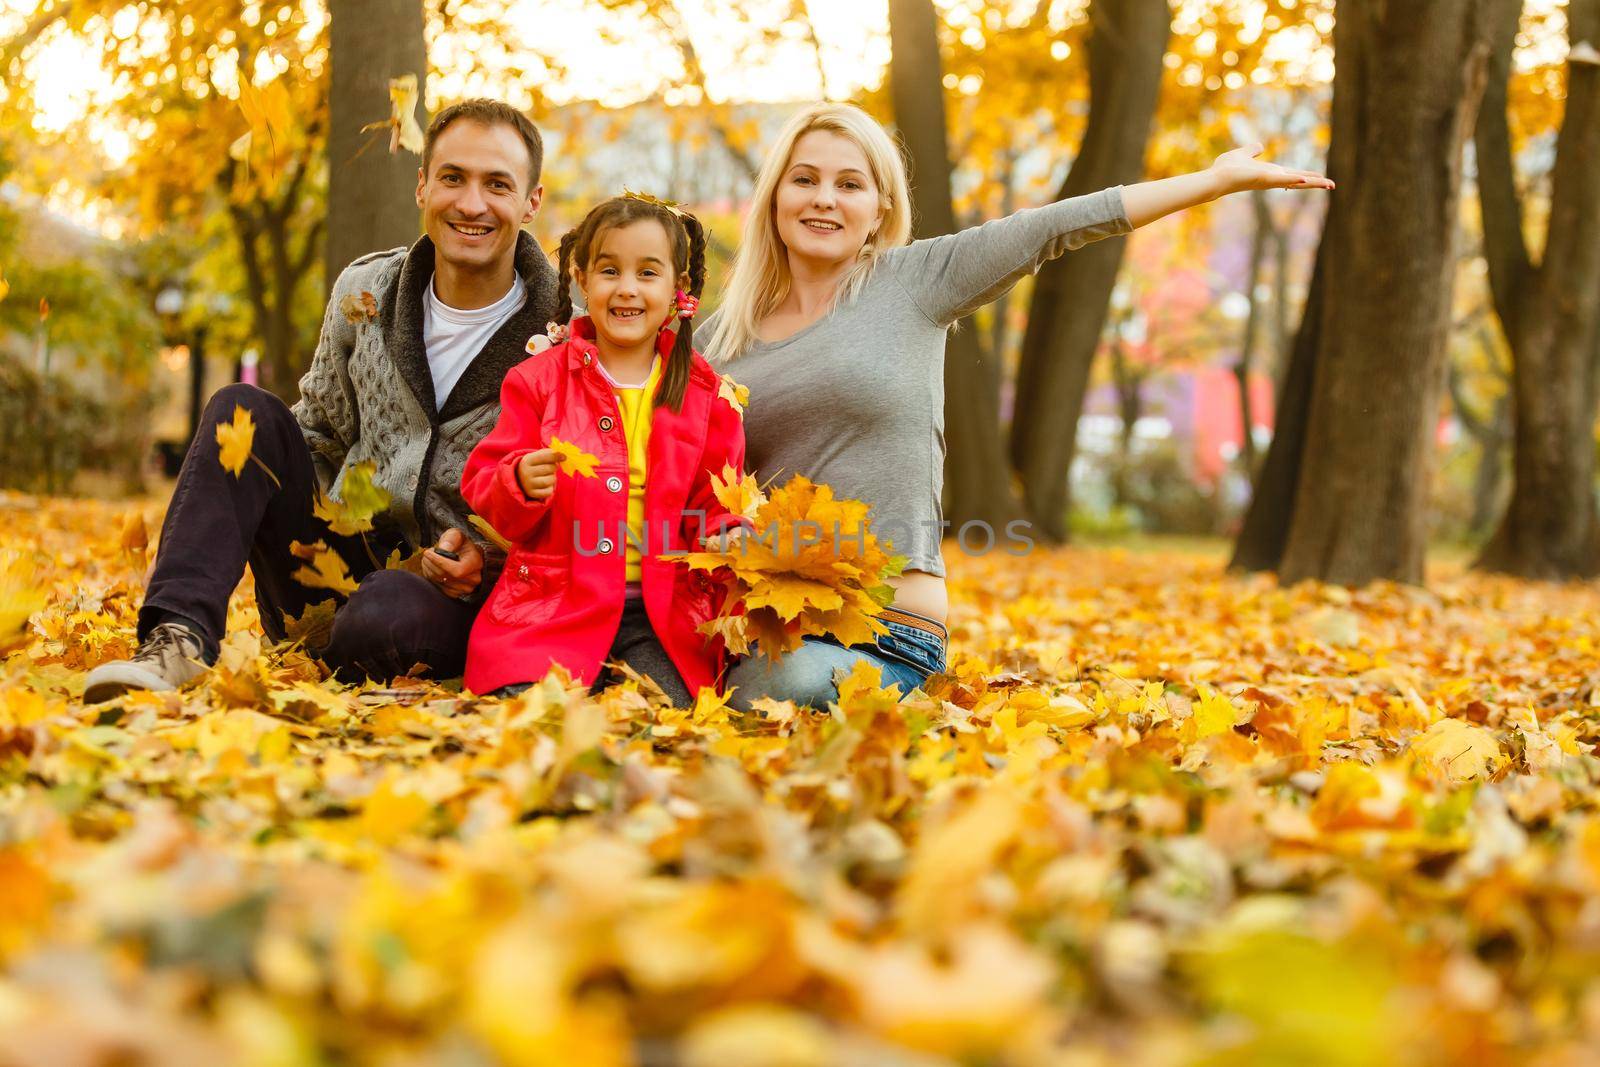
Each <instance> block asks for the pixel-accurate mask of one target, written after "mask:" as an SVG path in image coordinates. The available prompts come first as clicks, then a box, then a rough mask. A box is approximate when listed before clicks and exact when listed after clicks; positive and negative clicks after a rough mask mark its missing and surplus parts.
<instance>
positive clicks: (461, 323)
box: [422, 275, 528, 408]
mask: <svg viewBox="0 0 1600 1067" xmlns="http://www.w3.org/2000/svg"><path fill="white" fill-rule="evenodd" d="M527 301H528V287H527V284H526V283H525V282H523V280H522V277H521V275H515V276H513V277H512V279H511V289H510V290H509V291H508V292H507V293H506V295H505V296H502V297H501V298H500V299H499V300H496V301H495V302H494V303H492V304H490V305H489V306H488V307H482V308H474V309H473V310H471V311H462V310H461V309H460V308H453V307H451V306H450V305H449V304H446V303H445V302H444V301H442V300H440V299H439V294H438V293H437V292H435V291H434V288H433V279H432V278H429V279H428V299H427V300H425V301H423V304H422V343H423V345H424V346H426V348H427V351H428V369H429V370H431V371H432V372H433V398H434V401H435V402H436V403H437V404H438V405H439V406H440V407H441V408H442V407H444V402H445V400H447V399H448V398H449V396H450V390H452V389H454V388H455V387H456V382H457V381H459V380H460V379H461V375H462V374H463V373H464V372H465V371H466V369H467V367H468V366H469V365H470V364H471V363H472V361H473V360H474V359H475V358H477V355H478V353H479V352H481V351H483V346H484V345H485V344H486V343H487V342H488V340H489V338H491V337H493V336H494V333H495V331H496V330H498V329H499V328H500V327H501V326H502V325H503V324H504V323H505V321H506V320H507V319H509V318H510V317H511V316H513V315H515V314H516V313H517V312H518V311H520V310H521V309H522V305H523V304H525V303H527Z"/></svg>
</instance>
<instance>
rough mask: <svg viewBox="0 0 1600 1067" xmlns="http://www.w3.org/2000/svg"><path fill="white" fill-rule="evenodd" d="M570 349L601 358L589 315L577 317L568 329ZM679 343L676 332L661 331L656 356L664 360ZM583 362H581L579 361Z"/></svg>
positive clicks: (658, 336)
mask: <svg viewBox="0 0 1600 1067" xmlns="http://www.w3.org/2000/svg"><path fill="white" fill-rule="evenodd" d="M568 331H569V332H568V347H569V348H571V350H572V351H573V352H574V353H583V354H593V355H594V356H595V358H596V359H598V358H599V352H600V349H599V347H598V346H597V345H596V344H595V343H594V320H593V319H591V318H590V317H589V316H588V315H578V316H575V317H574V318H573V320H572V322H571V324H570V326H569V327H568ZM677 343H678V334H677V332H676V331H674V330H661V331H658V332H657V334H656V355H658V356H660V357H661V358H662V359H663V360H664V359H666V358H667V357H668V356H669V355H671V354H672V346H673V345H675V344H677ZM579 362H580V363H581V362H582V361H581V360H580V361H579Z"/></svg>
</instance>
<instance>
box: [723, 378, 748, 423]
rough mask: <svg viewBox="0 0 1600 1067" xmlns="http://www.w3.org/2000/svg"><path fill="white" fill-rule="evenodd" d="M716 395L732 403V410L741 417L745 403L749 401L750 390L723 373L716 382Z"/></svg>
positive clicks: (742, 416)
mask: <svg viewBox="0 0 1600 1067" xmlns="http://www.w3.org/2000/svg"><path fill="white" fill-rule="evenodd" d="M717 396H719V397H721V398H722V399H723V400H726V401H727V402H728V403H729V404H730V405H732V407H733V410H735V411H737V412H738V413H739V417H740V418H741V419H742V418H744V409H745V405H746V404H748V403H750V390H749V389H748V388H747V387H745V386H743V385H740V384H739V383H738V382H736V381H734V380H733V378H732V377H730V376H729V375H726V374H724V375H723V376H722V380H721V381H720V382H719V383H718V384H717Z"/></svg>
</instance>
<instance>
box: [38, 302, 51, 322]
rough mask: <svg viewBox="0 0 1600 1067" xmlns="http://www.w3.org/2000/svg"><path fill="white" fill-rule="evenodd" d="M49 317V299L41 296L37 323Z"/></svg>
mask: <svg viewBox="0 0 1600 1067" xmlns="http://www.w3.org/2000/svg"><path fill="white" fill-rule="evenodd" d="M49 317H50V299H49V297H43V296H41V297H40V298H39V321H40V322H44V321H45V320H46V319H48V318H49Z"/></svg>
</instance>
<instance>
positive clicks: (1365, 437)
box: [1279, 0, 1491, 585]
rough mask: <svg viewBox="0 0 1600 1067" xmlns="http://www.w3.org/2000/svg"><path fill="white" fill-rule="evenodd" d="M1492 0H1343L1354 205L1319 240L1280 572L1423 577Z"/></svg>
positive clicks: (1341, 162)
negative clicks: (1308, 381) (1466, 161)
mask: <svg viewBox="0 0 1600 1067" xmlns="http://www.w3.org/2000/svg"><path fill="white" fill-rule="evenodd" d="M1490 2H1491V0H1425V2H1424V0H1412V2H1408V3H1405V4H1373V3H1362V2H1357V0H1343V2H1341V3H1340V4H1339V5H1338V22H1337V25H1336V26H1335V29H1334V48H1335V53H1336V55H1337V56H1338V57H1339V64H1338V70H1337V73H1336V75H1335V78H1334V90H1333V123H1332V141H1331V148H1330V153H1329V154H1330V169H1332V170H1334V171H1336V172H1337V173H1338V174H1339V175H1340V178H1339V179H1338V180H1339V181H1340V185H1339V191H1338V193H1337V194H1336V195H1337V196H1338V197H1339V198H1340V199H1341V200H1343V201H1344V203H1345V205H1346V210H1344V211H1343V212H1341V213H1339V214H1338V215H1337V216H1336V217H1334V218H1332V219H1330V221H1329V224H1328V227H1327V229H1326V230H1325V231H1324V233H1323V238H1322V239H1323V244H1324V246H1325V251H1326V252H1327V255H1326V256H1325V257H1324V259H1323V268H1324V275H1325V277H1324V279H1323V286H1324V291H1323V295H1322V299H1323V308H1322V321H1323V324H1324V327H1325V328H1324V329H1323V330H1322V331H1320V335H1319V337H1318V339H1317V352H1316V358H1315V368H1314V378H1313V384H1312V390H1311V413H1310V422H1309V424H1308V426H1307V429H1306V443H1305V451H1304V455H1303V458H1302V470H1301V472H1300V479H1299V486H1298V489H1297V491H1296V493H1295V498H1294V500H1295V502H1294V514H1293V518H1292V519H1291V520H1290V523H1289V535H1288V540H1287V542H1286V544H1285V546H1284V553H1283V562H1282V564H1281V566H1280V568H1279V571H1280V574H1281V576H1282V578H1283V580H1284V581H1285V582H1294V581H1298V580H1300V579H1303V578H1319V579H1322V580H1324V581H1331V582H1339V583H1342V584H1347V585H1359V584H1363V583H1366V582H1369V581H1372V580H1373V579H1376V578H1392V579H1397V580H1400V581H1409V582H1416V581H1421V579H1422V576H1423V553H1424V549H1425V546H1426V542H1427V489H1428V479H1429V475H1430V473H1431V471H1432V464H1433V440H1434V430H1435V427H1436V425H1437V422H1438V415H1439V407H1440V400H1441V394H1442V391H1443V387H1444V359H1445V354H1446V343H1447V341H1448V333H1449V325H1450V314H1449V313H1450V293H1451V282H1452V276H1451V275H1452V271H1453V268H1454V265H1455V242H1456V234H1457V231H1458V229H1459V227H1458V225H1457V219H1456V213H1457V210H1458V207H1459V204H1460V196H1461V163H1462V149H1463V146H1464V145H1465V143H1466V140H1467V138H1468V137H1469V136H1470V135H1471V133H1472V127H1473V122H1474V120H1475V119H1476V117H1477V110H1478V105H1479V103H1480V102H1481V101H1482V99H1483V89H1484V84H1485V82H1486V80H1487V75H1488V62H1489V51H1490V48H1489V39H1490V34H1489V19H1488V10H1487V9H1488V6H1489V3H1490ZM1333 161H1337V162H1336V163H1335V162H1333Z"/></svg>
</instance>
